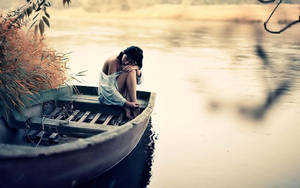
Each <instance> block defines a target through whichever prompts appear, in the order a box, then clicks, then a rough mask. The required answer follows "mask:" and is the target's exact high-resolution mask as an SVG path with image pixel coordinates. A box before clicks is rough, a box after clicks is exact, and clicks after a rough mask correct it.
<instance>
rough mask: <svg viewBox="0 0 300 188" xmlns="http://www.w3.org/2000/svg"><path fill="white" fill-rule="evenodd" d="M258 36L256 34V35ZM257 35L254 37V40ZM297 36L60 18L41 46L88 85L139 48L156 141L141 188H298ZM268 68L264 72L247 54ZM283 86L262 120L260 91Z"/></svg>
mask: <svg viewBox="0 0 300 188" xmlns="http://www.w3.org/2000/svg"><path fill="white" fill-rule="evenodd" d="M257 28H258V29H257ZM255 33H256V34H255ZM298 33H299V27H295V28H293V30H290V31H288V32H287V33H285V34H283V35H279V36H273V35H272V36H271V35H270V34H266V33H264V32H263V31H262V26H261V25H254V24H252V25H246V24H242V25H238V24H234V25H230V24H229V23H208V22H207V23H205V22H204V23H196V22H187V21H184V22H183V21H182V22H180V21H170V20H169V21H167V20H104V19H103V20H94V21H88V20H85V19H78V18H76V19H71V18H70V19H66V20H63V19H60V20H58V19H57V20H53V21H52V29H51V30H50V31H48V34H47V35H48V41H49V42H50V44H51V45H52V46H53V47H55V48H56V49H59V50H63V51H65V52H72V54H71V55H70V68H71V70H72V72H74V73H76V72H79V71H81V70H88V72H87V76H86V77H85V78H84V80H85V81H86V83H84V84H87V85H97V81H98V73H99V71H100V70H101V67H102V64H103V62H104V61H105V60H106V58H108V57H110V56H111V55H114V54H117V53H119V52H120V50H123V49H124V48H126V47H127V46H129V45H138V46H140V47H142V48H143V49H144V55H145V56H144V67H143V73H144V75H145V81H144V83H143V84H142V85H141V86H139V89H141V90H148V91H154V92H156V93H157V100H156V104H155V109H154V112H153V115H152V126H153V128H154V130H155V132H156V133H157V134H158V140H156V144H155V145H156V148H155V151H154V157H153V163H152V170H151V174H152V177H151V179H150V184H149V187H154V188H157V187H158V188H160V187H162V188H166V187H172V188H174V187H206V188H209V187H249V188H250V187H299V186H300V179H299V174H300V160H299V156H300V150H299V148H300V116H299V114H300V108H299V107H300V99H299V97H298V96H299V94H300V85H299V84H300V82H299V74H300V72H299V71H300V62H299V51H300V42H299V34H298ZM258 41H259V42H260V44H262V45H263V47H264V49H265V51H266V52H267V54H268V55H269V57H270V58H269V61H270V62H271V63H270V64H269V65H270V66H269V67H265V68H264V66H263V63H262V60H261V59H260V58H259V57H258V56H257V55H256V53H255V50H256V48H255V46H256V45H257V44H258ZM285 80H289V81H290V82H289V83H292V84H291V85H290V86H289V87H288V89H287V90H286V91H285V92H284V95H281V96H280V98H279V100H278V101H277V102H276V103H274V104H273V103H272V104H273V105H271V106H270V107H269V108H267V110H265V111H264V112H265V113H264V116H263V117H261V118H260V119H255V118H253V116H251V113H250V116H249V114H248V115H245V113H241V111H240V109H241V107H245V108H247V109H250V107H252V108H251V109H253V108H258V107H260V106H262V104H263V103H264V102H265V99H266V96H267V92H268V90H272V89H273V90H274V89H276V88H277V87H278V83H280V82H282V81H285Z"/></svg>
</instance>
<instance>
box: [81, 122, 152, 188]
mask: <svg viewBox="0 0 300 188" xmlns="http://www.w3.org/2000/svg"><path fill="white" fill-rule="evenodd" d="M156 139H157V134H156V133H155V131H154V130H153V127H152V121H151V119H150V121H149V124H148V127H147V129H146V130H145V133H144V135H143V136H142V138H141V140H140V142H139V143H138V145H137V146H136V148H135V149H134V150H133V151H132V152H131V153H130V154H129V155H128V156H127V157H126V158H124V159H123V160H122V161H121V162H120V163H119V164H117V165H116V166H115V167H114V168H112V169H111V170H109V171H108V172H106V173H104V174H103V175H101V176H99V177H96V178H94V179H93V180H91V181H90V182H88V183H85V184H80V185H78V186H76V187H78V188H83V187H84V188H86V187H101V188H106V187H110V188H112V187H130V188H141V187H147V185H148V184H149V183H150V178H151V167H152V162H153V153H154V149H155V140H156Z"/></svg>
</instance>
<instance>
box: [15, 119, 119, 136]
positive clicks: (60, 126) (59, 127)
mask: <svg viewBox="0 0 300 188" xmlns="http://www.w3.org/2000/svg"><path fill="white" fill-rule="evenodd" d="M29 126H30V129H31V130H41V129H42V128H43V127H44V130H45V131H47V132H55V133H56V132H58V133H59V134H66V135H86V136H92V135H95V134H99V133H102V132H105V131H109V130H114V129H116V128H117V127H116V126H107V125H103V124H92V123H86V122H74V121H66V120H58V119H50V118H40V117H33V118H30V122H29ZM16 128H17V127H16ZM20 128H21V127H20Z"/></svg>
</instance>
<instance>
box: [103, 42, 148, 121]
mask: <svg viewBox="0 0 300 188" xmlns="http://www.w3.org/2000/svg"><path fill="white" fill-rule="evenodd" d="M142 66H143V50H142V49H141V48H139V47H137V46H130V47H128V48H126V49H125V50H124V51H122V52H120V54H119V55H117V56H113V57H111V58H109V59H108V60H106V61H105V63H104V65H103V68H102V71H101V73H100V80H99V87H98V95H99V101H100V102H101V103H103V104H107V105H118V106H122V107H124V109H125V112H126V116H127V117H128V118H129V119H132V118H134V117H135V116H136V115H137V113H138V109H139V108H138V107H139V104H138V102H137V96H136V84H140V83H141V81H142V72H141V68H142Z"/></svg>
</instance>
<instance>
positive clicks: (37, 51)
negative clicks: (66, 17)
mask: <svg viewBox="0 0 300 188" xmlns="http://www.w3.org/2000/svg"><path fill="white" fill-rule="evenodd" d="M67 60H68V58H67V57H66V56H65V54H61V53H58V52H57V51H55V50H54V49H51V48H48V47H47V45H46V44H45V42H44V37H43V36H40V35H35V34H34V33H33V32H32V31H28V32H27V31H24V30H23V29H22V27H21V26H20V25H18V24H13V25H12V21H11V20H9V19H6V18H5V17H4V16H0V103H1V104H0V106H1V108H2V111H3V112H2V113H4V114H5V115H6V116H7V115H8V113H9V112H10V111H11V110H18V109H21V108H22V107H24V101H23V100H22V96H26V95H29V96H30V95H32V94H34V93H37V92H38V91H40V90H44V89H49V88H56V87H58V86H59V85H61V84H64V83H65V81H66V80H67V76H66V70H67V67H66V63H67ZM23 98H24V97H23Z"/></svg>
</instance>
